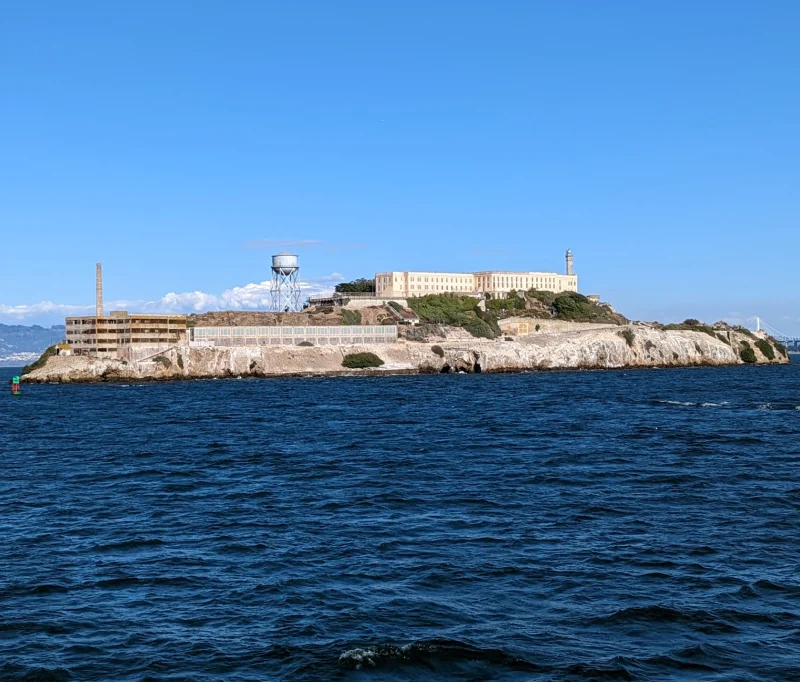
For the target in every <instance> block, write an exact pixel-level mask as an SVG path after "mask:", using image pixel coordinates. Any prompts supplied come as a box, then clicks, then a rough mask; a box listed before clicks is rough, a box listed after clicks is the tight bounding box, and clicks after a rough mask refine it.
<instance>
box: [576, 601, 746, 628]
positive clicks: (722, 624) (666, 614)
mask: <svg viewBox="0 0 800 682" xmlns="http://www.w3.org/2000/svg"><path fill="white" fill-rule="evenodd" d="M590 622H591V623H592V624H596V625H626V624H634V623H678V624H681V625H687V626H689V627H692V628H694V629H696V630H699V631H701V632H705V633H711V632H714V633H730V632H737V631H738V628H736V626H734V625H732V624H731V623H730V622H727V621H726V620H724V619H723V618H721V617H718V616H716V615H714V614H712V613H710V612H709V611H705V610H703V609H696V610H691V611H689V610H682V609H678V608H673V607H670V606H661V605H653V606H630V607H628V608H625V609H621V610H619V611H615V612H614V613H612V614H610V615H607V616H600V617H598V618H593V619H592V620H591V621H590Z"/></svg>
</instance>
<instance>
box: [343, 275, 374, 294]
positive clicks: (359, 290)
mask: <svg viewBox="0 0 800 682" xmlns="http://www.w3.org/2000/svg"><path fill="white" fill-rule="evenodd" d="M335 290H336V292H337V293H340V294H371V293H374V291H375V280H374V279H367V278H366V277H361V278H360V279H355V280H353V281H352V282H342V283H341V284H337V285H336V287H335Z"/></svg>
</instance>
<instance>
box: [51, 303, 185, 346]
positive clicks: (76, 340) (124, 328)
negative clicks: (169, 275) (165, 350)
mask: <svg viewBox="0 0 800 682" xmlns="http://www.w3.org/2000/svg"><path fill="white" fill-rule="evenodd" d="M65 323H66V341H67V344H68V345H69V347H70V350H71V352H73V353H75V354H76V355H92V356H97V357H106V358H117V357H123V356H125V355H126V353H125V352H123V351H125V350H132V349H133V348H135V347H136V346H144V345H147V346H154V347H170V346H174V345H176V344H178V343H181V342H185V340H186V316H185V315H129V314H128V313H127V312H125V311H124V310H116V311H114V312H112V313H111V314H110V315H105V316H101V317H96V316H86V317H68V318H66V320H65Z"/></svg>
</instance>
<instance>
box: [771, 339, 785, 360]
mask: <svg viewBox="0 0 800 682" xmlns="http://www.w3.org/2000/svg"><path fill="white" fill-rule="evenodd" d="M770 340H771V341H772V345H773V346H775V348H776V349H777V351H778V352H779V353H780V354H781V355H783V357H785V358H788V357H789V351H788V350H787V348H786V346H784V345H783V344H782V343H780V341H776V340H775V339H770Z"/></svg>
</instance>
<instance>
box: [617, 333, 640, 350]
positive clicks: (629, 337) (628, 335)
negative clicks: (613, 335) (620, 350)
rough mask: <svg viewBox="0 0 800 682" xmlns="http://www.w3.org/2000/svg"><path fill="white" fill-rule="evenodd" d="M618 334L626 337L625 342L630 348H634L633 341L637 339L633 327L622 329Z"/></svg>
mask: <svg viewBox="0 0 800 682" xmlns="http://www.w3.org/2000/svg"><path fill="white" fill-rule="evenodd" d="M617 334H618V335H619V336H621V337H622V338H623V339H625V343H627V344H628V346H629V347H630V348H633V342H634V341H635V340H636V334H635V333H634V332H633V330H632V329H623V330H622V331H618V332H617Z"/></svg>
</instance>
